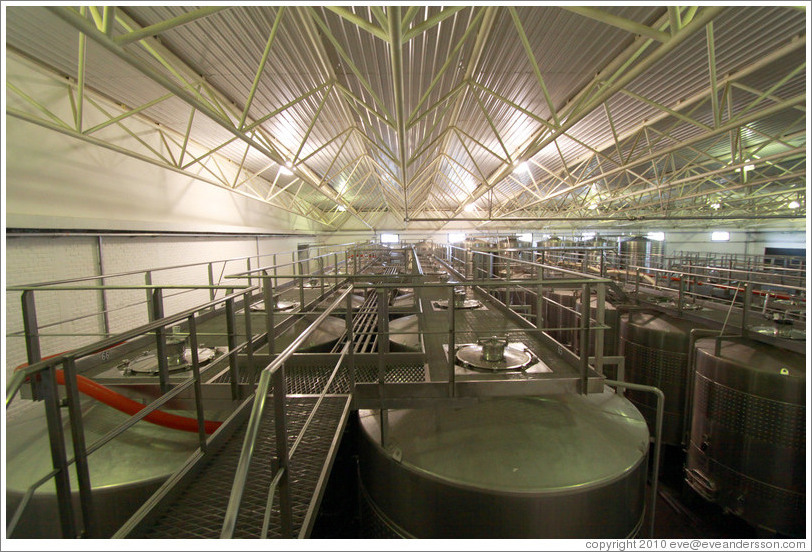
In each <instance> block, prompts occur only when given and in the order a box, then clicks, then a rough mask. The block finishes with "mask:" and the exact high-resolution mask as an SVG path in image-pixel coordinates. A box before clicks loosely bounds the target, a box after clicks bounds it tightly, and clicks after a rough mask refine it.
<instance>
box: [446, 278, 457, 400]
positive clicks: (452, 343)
mask: <svg viewBox="0 0 812 552" xmlns="http://www.w3.org/2000/svg"><path fill="white" fill-rule="evenodd" d="M456 312H457V309H456V308H455V306H454V285H453V284H452V285H450V286H449V287H448V395H449V396H450V397H455V396H456V395H457V386H456V383H455V382H456V374H455V373H454V361H455V360H456V356H457V344H456V334H455V332H456V328H455V322H456Z"/></svg>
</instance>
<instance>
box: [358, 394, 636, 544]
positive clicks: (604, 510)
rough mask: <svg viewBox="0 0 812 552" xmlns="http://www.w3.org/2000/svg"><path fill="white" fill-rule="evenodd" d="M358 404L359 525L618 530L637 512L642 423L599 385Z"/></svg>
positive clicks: (475, 532) (632, 530) (448, 533)
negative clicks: (396, 406)
mask: <svg viewBox="0 0 812 552" xmlns="http://www.w3.org/2000/svg"><path fill="white" fill-rule="evenodd" d="M388 412H389V413H388V425H387V428H386V432H385V434H386V443H385V446H384V447H382V446H381V431H380V412H379V411H377V410H376V411H371V410H361V411H359V418H360V427H361V432H360V433H361V437H360V439H359V443H360V444H359V463H360V480H361V489H362V496H363V497H364V499H363V500H362V503H364V504H365V510H366V513H367V515H365V516H364V520H362V525H363V526H364V527H365V531H366V532H367V534H368V535H378V536H382V535H384V534H387V535H389V536H401V537H417V538H624V537H632V536H634V535H635V534H636V533H637V531H638V529H639V527H640V525H641V523H642V519H643V514H644V510H645V508H644V495H645V487H646V459H647V454H648V449H649V432H648V429H647V427H646V424H645V422H644V420H643V418H642V416H641V415H640V413H639V412H638V411H637V410H636V409H635V408H634V407H633V406H632V405H631V403H630V402H629V401H627V400H626V399H624V398H622V397H620V396H618V395H616V394H615V393H614V392H612V391H610V390H608V389H607V390H605V391H604V392H603V393H595V394H590V395H576V394H567V395H555V396H550V397H543V398H542V397H532V398H530V397H525V398H493V399H487V400H482V401H480V402H477V403H475V404H473V405H466V406H464V407H449V406H445V407H440V406H438V407H432V408H421V409H415V410H390V411H388Z"/></svg>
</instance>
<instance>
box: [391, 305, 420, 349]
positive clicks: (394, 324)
mask: <svg viewBox="0 0 812 552" xmlns="http://www.w3.org/2000/svg"><path fill="white" fill-rule="evenodd" d="M418 329H419V321H418V318H417V315H416V314H410V315H408V316H401V317H400V318H395V319H394V320H390V321H389V350H390V351H392V352H394V353H400V352H406V351H419V350H420V348H421V347H420V336H419V335H418V334H417V331H418ZM401 332H405V333H401Z"/></svg>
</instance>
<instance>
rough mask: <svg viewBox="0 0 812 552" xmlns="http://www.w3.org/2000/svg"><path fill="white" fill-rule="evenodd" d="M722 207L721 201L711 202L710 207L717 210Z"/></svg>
mask: <svg viewBox="0 0 812 552" xmlns="http://www.w3.org/2000/svg"><path fill="white" fill-rule="evenodd" d="M721 207H722V204H721V203H711V209H713V210H715V211H718V210H719V209H720V208H721Z"/></svg>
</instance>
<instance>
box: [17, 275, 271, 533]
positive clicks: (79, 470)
mask: <svg viewBox="0 0 812 552" xmlns="http://www.w3.org/2000/svg"><path fill="white" fill-rule="evenodd" d="M236 287H238V286H230V288H231V289H234V288H236ZM256 289H257V288H256V287H246V288H243V289H242V290H241V291H239V292H235V293H230V294H229V295H226V296H225V297H223V298H221V299H216V300H214V301H210V302H208V303H204V304H201V305H198V306H196V307H195V308H193V309H188V310H185V311H183V312H180V313H177V314H173V315H170V316H167V317H162V318H161V319H159V320H154V321H152V322H149V323H148V324H145V325H142V326H139V327H137V328H134V329H132V330H129V331H127V332H123V333H120V334H116V335H115V336H112V337H110V338H107V339H104V340H102V341H99V342H97V343H94V344H92V345H87V346H84V347H81V348H79V349H76V350H74V351H70V352H67V353H62V354H59V355H55V356H53V357H51V358H48V359H45V360H41V361H39V362H37V363H35V364H32V365H29V366H25V367H21V368H20V369H18V370H17V371H15V373H14V374H13V376H12V378H11V381H10V382H9V384H8V385H7V387H6V408H8V407H9V406H10V405H11V404H12V402H13V400H14V398H15V396H16V395H17V393H18V391H19V390H20V388H21V387H22V385H23V384H24V383H25V382H26V381H27V380H28V381H31V384H32V385H33V386H35V387H36V388H37V391H36V392H34V395H35V396H36V397H37V398H38V399H39V400H42V401H43V403H44V405H45V409H46V420H47V424H48V434H49V441H50V450H51V457H52V462H53V467H54V469H53V471H51V472H50V473H49V474H48V475H47V476H45V477H43V478H41V479H40V480H38V481H37V482H35V483H34V484H33V485H32V486H30V487H29V489H28V490H27V492H26V493H25V495H24V497H23V500H22V502H21V503H20V505H19V506H18V508H17V510H16V511H15V513H14V515H13V516H12V520H11V522H10V524H9V526H8V527H7V533H8V534H9V535H11V534H12V533H13V531H14V529H15V528H16V524H17V523H18V522H19V520H20V518H21V516H22V513H23V512H24V510H25V508H26V507H27V505H28V503H29V502H30V499H31V498H32V496H33V494H34V492H35V491H36V489H37V488H39V487H40V486H41V485H42V484H44V483H45V482H47V481H48V480H50V479H54V480H55V484H56V495H57V504H58V512H59V522H60V527H61V530H62V535H63V537H68V538H70V537H74V536H76V535H77V533H76V519H75V516H74V510H73V508H74V507H73V501H72V498H71V495H72V493H71V489H70V479H69V474H68V468H69V467H70V466H71V465H73V464H75V465H76V474H77V479H78V486H79V505H80V508H81V511H82V520H83V524H84V531H80V533H81V535H82V536H85V537H93V536H95V527H94V513H93V504H92V485H91V480H90V470H89V467H88V457H89V455H90V454H92V453H93V452H95V451H97V450H99V449H100V448H101V447H103V446H104V445H106V444H107V443H109V442H110V441H112V440H113V439H114V438H116V437H118V436H119V435H121V434H122V433H124V432H125V431H126V430H128V429H129V428H131V427H132V426H133V425H135V424H136V423H137V422H139V421H141V420H143V419H144V418H146V417H147V416H148V415H149V414H151V413H153V412H155V411H156V410H157V409H158V408H160V407H162V406H164V405H165V404H167V403H168V402H169V401H170V400H171V399H173V398H175V397H177V396H178V395H180V394H181V393H182V392H184V391H186V390H187V389H189V388H192V389H193V393H194V401H195V413H196V419H197V426H198V437H199V448H200V449H201V450H202V451H205V450H206V447H207V443H208V439H207V438H206V433H205V430H204V416H203V403H202V393H201V377H202V375H203V374H204V373H207V372H209V371H211V370H213V368H215V367H217V366H218V365H219V363H220V362H222V361H223V359H225V358H229V357H230V356H231V355H230V354H229V355H223V356H222V357H220V359H217V360H215V361H214V362H212V363H211V364H210V365H209V366H207V367H206V368H205V369H204V370H202V371H201V370H200V361H199V358H198V353H197V327H196V319H195V317H196V315H197V313H198V312H200V311H202V310H205V309H208V308H213V307H215V306H216V305H219V304H223V303H225V304H227V305H228V304H231V305H233V302H234V300H235V299H237V298H239V297H243V298H245V296H246V295H250V294H251V293H252V292H253V291H255V290H256ZM155 292H156V293H155V297H156V298H157V299H156V300H160V289H156V290H155ZM184 321H185V322H187V323H188V325H189V326H188V327H189V332H190V341H191V347H192V363H191V366H192V377H191V378H189V379H187V380H186V381H184V382H182V383H179V384H177V385H175V386H173V387H172V388H171V389H169V387H168V385H167V383H168V382H167V381H166V379H165V378H164V376H161V379H162V385H161V387H162V390H163V392H162V394H161V396H160V397H158V398H156V399H155V400H153V401H152V402H150V404H148V405H145V406H144V407H143V408H142V409H141V410H139V411H138V412H137V413H136V414H134V415H132V416H130V417H129V418H128V419H127V420H125V421H124V422H122V423H121V424H119V425H118V426H116V427H115V428H113V429H111V430H110V431H109V432H108V433H107V434H105V435H104V436H102V437H101V438H99V439H98V440H97V441H95V442H94V443H92V444H91V445H89V446H88V445H87V444H86V443H85V438H84V426H83V422H82V413H81V405H80V401H79V396H78V384H77V373H76V360H77V359H79V358H83V357H87V356H89V355H93V354H96V353H98V352H100V351H104V350H107V349H109V348H111V347H114V346H116V345H118V344H120V343H121V342H123V341H127V340H130V339H133V338H136V337H139V336H142V335H146V334H149V333H151V332H155V335H156V340H157V341H158V343H159V345H158V348H159V350H161V349H162V348H161V346H160V343H161V342H162V341H163V343H164V347H165V339H166V333H165V331H164V330H165V328H166V327H167V326H171V325H174V324H177V323H182V322H184ZM231 331H233V325H232V330H231ZM259 339H260V338H254V337H253V336H247V338H246V341H244V342H242V343H239V344H237V343H236V342H235V341H233V343H234V350H235V351H237V352H239V351H242V350H249V351H251V350H252V349H253V347H254V344H255V343H256V342H257V341H258V340H259ZM231 352H232V351H229V353H231ZM250 358H252V357H251V356H250V355H249V359H250ZM164 361H165V357H164ZM60 365H61V366H63V374H64V384H65V388H66V394H67V407H68V415H69V418H70V430H71V431H70V432H71V438H72V443H73V450H74V456H73V458H71V459H68V457H67V452H66V448H65V437H64V428H63V427H62V420H61V415H60V413H59V408H60V405H59V392H58V389H57V377H56V371H57V367H58V366H60ZM231 368H232V369H234V366H231ZM161 372H162V373H164V374H165V371H164V370H161ZM232 376H233V377H236V374H232ZM233 398H235V399H236V398H238V397H233Z"/></svg>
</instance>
